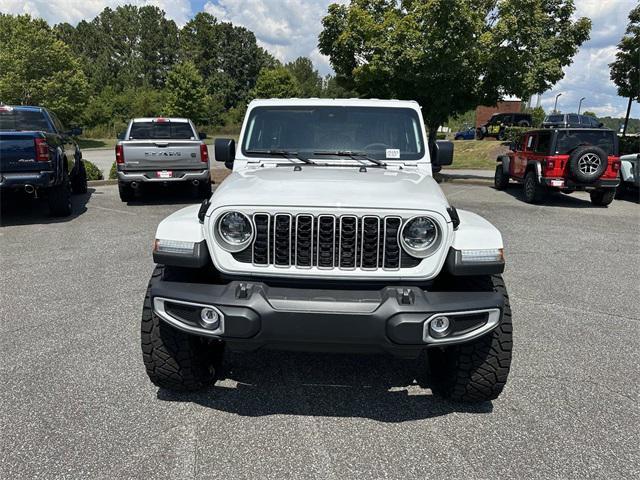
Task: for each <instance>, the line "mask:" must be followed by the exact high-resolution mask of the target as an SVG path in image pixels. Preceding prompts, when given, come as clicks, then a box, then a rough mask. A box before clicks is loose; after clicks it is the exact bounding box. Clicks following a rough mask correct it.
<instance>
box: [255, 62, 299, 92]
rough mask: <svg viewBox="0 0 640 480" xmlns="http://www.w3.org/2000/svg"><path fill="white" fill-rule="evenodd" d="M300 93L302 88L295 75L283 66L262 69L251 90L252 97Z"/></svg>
mask: <svg viewBox="0 0 640 480" xmlns="http://www.w3.org/2000/svg"><path fill="white" fill-rule="evenodd" d="M301 95H302V89H301V88H300V85H299V84H298V81H297V80H296V77H294V76H293V74H292V73H291V72H290V71H289V70H288V69H286V68H285V67H277V68H271V69H267V68H265V69H263V70H262V71H261V72H260V76H259V77H258V81H257V82H256V87H255V89H254V90H253V97H254V98H291V97H300V96H301Z"/></svg>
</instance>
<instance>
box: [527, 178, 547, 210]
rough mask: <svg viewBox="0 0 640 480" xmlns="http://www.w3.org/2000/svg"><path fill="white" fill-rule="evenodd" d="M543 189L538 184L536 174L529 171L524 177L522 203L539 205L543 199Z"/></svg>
mask: <svg viewBox="0 0 640 480" xmlns="http://www.w3.org/2000/svg"><path fill="white" fill-rule="evenodd" d="M544 193H545V192H544V187H543V186H542V185H540V184H539V183H538V179H537V178H536V172H534V171H533V170H530V171H529V172H527V174H526V175H525V177H524V201H525V202H527V203H540V202H541V201H542V200H543V199H544Z"/></svg>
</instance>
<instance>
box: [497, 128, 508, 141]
mask: <svg viewBox="0 0 640 480" xmlns="http://www.w3.org/2000/svg"><path fill="white" fill-rule="evenodd" d="M506 134H507V132H506V129H505V128H501V129H500V131H499V132H498V135H496V139H498V140H500V141H502V140H504V139H505V138H506Z"/></svg>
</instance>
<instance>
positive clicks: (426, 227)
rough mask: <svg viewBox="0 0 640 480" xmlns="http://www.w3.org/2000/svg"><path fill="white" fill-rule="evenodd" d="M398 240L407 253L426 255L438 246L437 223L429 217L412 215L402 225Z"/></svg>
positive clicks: (418, 255)
mask: <svg viewBox="0 0 640 480" xmlns="http://www.w3.org/2000/svg"><path fill="white" fill-rule="evenodd" d="M400 241H401V243H402V246H403V247H404V249H405V250H406V251H407V253H408V254H409V255H412V256H414V257H419V258H424V257H428V256H429V255H431V254H432V253H433V251H434V250H435V249H436V248H437V246H438V245H437V244H438V225H437V224H436V222H435V221H434V220H432V219H430V218H429V217H414V218H412V219H411V220H409V221H408V222H406V223H405V224H404V227H402V233H401V234H400Z"/></svg>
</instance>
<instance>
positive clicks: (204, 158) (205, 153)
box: [200, 143, 209, 163]
mask: <svg viewBox="0 0 640 480" xmlns="http://www.w3.org/2000/svg"><path fill="white" fill-rule="evenodd" d="M200 161H201V162H203V163H207V162H208V161H209V150H208V149H207V146H206V145H205V144H204V143H203V144H202V145H200Z"/></svg>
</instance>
